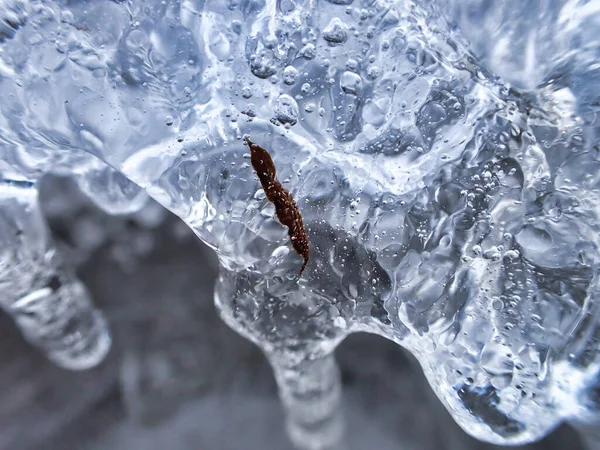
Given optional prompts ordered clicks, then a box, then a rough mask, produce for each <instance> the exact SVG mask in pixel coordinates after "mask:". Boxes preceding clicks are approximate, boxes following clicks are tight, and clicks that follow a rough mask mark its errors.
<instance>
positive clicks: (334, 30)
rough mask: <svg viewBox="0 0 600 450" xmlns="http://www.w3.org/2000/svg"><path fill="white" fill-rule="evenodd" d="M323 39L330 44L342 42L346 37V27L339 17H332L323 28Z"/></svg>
mask: <svg viewBox="0 0 600 450" xmlns="http://www.w3.org/2000/svg"><path fill="white" fill-rule="evenodd" d="M323 39H325V40H326V41H327V42H329V43H330V44H331V45H340V44H343V43H344V42H346V40H347V39H348V27H347V26H346V24H345V23H344V22H342V20H341V19H340V18H339V17H334V18H333V19H331V21H330V22H329V24H328V25H327V26H326V27H325V28H324V29H323Z"/></svg>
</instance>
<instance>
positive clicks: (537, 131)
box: [0, 0, 600, 449]
mask: <svg viewBox="0 0 600 450" xmlns="http://www.w3.org/2000/svg"><path fill="white" fill-rule="evenodd" d="M599 56H600V4H598V2H594V1H591V2H586V1H584V0H568V1H559V0H551V1H547V2H537V1H513V0H508V1H500V0H498V1H481V0H474V1H471V0H467V1H464V0H451V1H434V2H428V1H422V2H420V3H415V2H411V1H402V0H398V1H386V0H226V1H219V0H210V1H202V0H182V1H171V0H165V1H156V0H149V1H142V0H125V1H109V0H97V1H84V0H81V1H69V0H64V1H58V0H57V1H53V2H51V1H33V0H31V1H27V0H1V1H0V99H1V101H0V203H1V204H0V239H1V243H2V246H1V247H0V252H1V255H2V259H1V260H0V286H1V291H0V305H1V306H2V307H3V308H4V309H5V310H6V311H7V312H8V313H9V314H10V315H11V316H13V317H14V319H15V321H16V323H17V324H18V325H19V327H20V328H21V329H22V331H23V333H24V335H25V336H26V337H27V339H29V340H30V341H31V342H33V343H34V344H35V345H38V346H39V347H40V348H41V349H43V351H45V352H46V353H47V355H48V356H49V357H50V358H51V359H52V360H53V361H55V362H56V363H57V364H60V365H62V366H64V367H68V368H73V369H83V368H86V367H90V366H92V365H94V364H96V363H98V362H99V361H100V360H101V359H102V358H103V357H104V355H105V354H106V352H107V350H108V347H109V343H110V338H109V333H108V330H107V327H106V324H105V321H104V319H103V318H102V316H101V314H100V313H99V312H98V311H96V310H95V309H94V307H93V305H92V304H91V301H90V299H89V296H88V294H87V293H86V290H85V287H84V286H83V285H82V284H81V282H79V281H78V280H77V279H76V278H75V276H74V275H73V274H72V273H71V272H70V270H69V268H68V265H65V264H64V263H63V262H61V257H60V255H59V252H58V251H57V250H56V248H55V247H54V246H53V244H52V242H51V241H50V240H49V238H48V233H47V227H46V225H45V223H44V220H43V218H42V216H41V215H40V212H39V207H38V202H37V187H38V185H39V184H38V182H39V180H40V178H41V177H42V176H43V175H44V174H47V173H58V174H66V175H70V176H72V177H73V178H74V179H75V180H76V181H77V183H78V184H79V186H80V188H81V189H82V190H83V191H84V192H85V193H86V194H88V195H89V196H90V197H91V198H92V199H93V200H94V201H95V202H96V203H97V204H98V205H100V206H101V207H102V208H103V209H105V210H106V211H108V212H110V213H113V214H119V213H127V212H132V211H136V210H137V209H139V208H141V207H142V206H143V205H144V203H145V200H146V198H147V195H149V196H151V197H153V198H154V199H156V200H157V201H158V202H160V203H161V204H162V205H164V206H165V207H166V208H168V209H169V210H171V211H172V212H174V213H175V214H176V215H178V216H179V217H181V219H183V221H184V222H185V223H186V224H187V225H189V227H190V228H192V229H193V230H194V232H195V233H196V234H197V236H198V237H199V238H200V239H202V240H203V241H204V242H206V243H207V244H208V245H209V246H211V247H212V248H214V250H215V251H216V253H217V255H218V257H219V261H220V266H221V267H220V277H219V281H218V284H217V287H216V293H215V301H216V304H217V307H218V309H219V311H220V314H221V316H222V318H223V320H224V321H225V322H226V323H227V324H228V325H229V326H231V327H232V328H233V329H234V330H236V331H237V332H239V333H240V334H242V335H243V336H245V337H247V338H248V339H250V340H251V341H253V342H255V343H256V344H257V345H258V346H260V347H261V348H262V350H263V351H264V353H265V354H266V356H267V358H268V359H269V361H270V363H271V365H272V367H273V370H274V372H275V377H276V380H277V383H278V386H279V391H280V396H281V400H282V402H283V405H284V407H285V409H286V412H287V424H288V432H289V435H290V437H291V439H292V441H293V442H294V443H295V444H296V446H297V447H298V448H303V449H324V448H334V447H336V446H339V445H342V444H341V443H342V441H343V435H344V431H343V417H342V416H343V414H342V413H343V407H342V403H341V386H340V378H339V371H338V369H337V366H336V363H335V360H334V358H333V351H334V349H335V348H336V346H337V345H338V344H339V343H340V342H341V341H342V340H343V339H344V338H345V337H346V336H348V335H349V334H351V333H355V332H369V333H376V334H379V335H382V336H384V337H386V338H388V339H390V340H393V341H394V342H396V343H398V344H399V345H401V346H403V347H404V348H406V349H408V350H409V351H410V352H412V353H413V354H414V355H415V356H416V357H417V359H418V360H419V361H420V363H421V365H422V367H423V371H424V373H425V375H426V376H427V378H428V379H429V381H430V383H431V385H432V387H433V389H434V390H435V392H436V393H437V395H438V397H439V398H440V400H441V401H442V402H443V403H444V405H445V406H446V407H447V408H448V410H449V411H450V413H451V414H452V416H453V417H454V419H455V420H456V421H457V422H458V423H459V424H460V425H461V426H462V427H463V428H464V429H465V431H467V432H468V433H470V434H471V435H473V436H475V437H477V438H479V439H482V440H486V441H489V442H494V443H499V444H515V443H524V442H529V441H532V440H535V439H539V438H540V437H542V436H544V435H545V434H547V433H548V432H549V431H550V430H552V429H553V428H554V427H555V426H557V425H558V424H559V423H560V422H562V421H565V420H568V421H572V422H575V423H578V424H580V426H581V427H582V428H590V429H592V431H593V430H594V424H595V423H597V421H598V417H599V416H598V410H599V405H598V395H597V392H598V391H597V389H598V382H597V379H598V373H599V369H600V366H599V355H598V339H599V335H600V329H599V327H598V318H599V317H600V316H599V312H598V307H599V302H600V300H599V299H598V298H597V297H598V295H599V293H600V291H599V288H600V279H599V276H600V266H599V264H600V252H599V249H598V245H599V238H598V236H599V233H598V231H599V230H600V222H599V220H600V217H598V215H599V213H600V209H599V208H600V155H599V151H600V147H599V146H598V145H599V144H598V142H599V141H598V136H597V134H598V133H599V132H600V125H599V124H600V122H599V120H600V119H599V116H598V113H599V111H600V110H599V105H600V86H599V84H600V81H599V80H600V64H598V62H599V61H600V58H599ZM244 136H250V137H251V138H252V140H253V141H254V142H256V143H258V144H259V145H261V146H263V147H265V148H266V149H268V150H269V151H270V153H271V155H272V156H273V159H274V161H275V165H276V167H277V170H278V177H279V180H280V181H281V182H282V183H283V185H284V187H286V189H288V190H290V192H291V193H292V194H293V195H294V197H295V199H296V201H297V203H298V205H299V207H300V209H301V211H302V214H303V217H304V222H305V224H306V225H307V227H308V231H309V235H310V243H311V255H312V256H311V261H310V263H309V265H308V267H307V269H306V271H305V272H304V274H303V275H302V277H301V278H300V279H298V276H297V274H298V270H299V268H300V265H301V258H300V257H299V256H298V255H296V254H295V253H294V252H293V251H292V250H291V247H290V245H289V240H288V237H287V233H286V229H285V228H284V227H283V226H281V225H280V224H279V223H278V221H277V219H276V217H275V214H274V209H273V206H272V204H270V203H269V202H268V201H267V200H266V199H265V195H264V192H263V191H262V189H260V184H259V182H258V179H257V177H256V176H255V174H254V172H253V170H252V167H251V165H250V163H249V158H248V149H247V147H246V146H245V145H244V144H243V140H242V138H243V137H244ZM190 270H193V268H190ZM398 408H402V405H398Z"/></svg>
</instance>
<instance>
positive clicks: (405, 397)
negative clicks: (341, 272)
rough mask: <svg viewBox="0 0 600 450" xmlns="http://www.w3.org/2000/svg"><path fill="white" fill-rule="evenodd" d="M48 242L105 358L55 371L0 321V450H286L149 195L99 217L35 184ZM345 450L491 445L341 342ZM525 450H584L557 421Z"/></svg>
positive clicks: (275, 403) (54, 183)
mask: <svg viewBox="0 0 600 450" xmlns="http://www.w3.org/2000/svg"><path fill="white" fill-rule="evenodd" d="M41 192H42V203H43V207H44V212H45V214H46V216H47V218H48V221H49V223H50V227H51V229H52V233H53V235H54V239H55V240H56V241H57V242H58V243H59V247H60V248H61V250H62V251H63V252H64V254H65V255H66V258H65V259H66V260H67V261H70V262H71V263H72V264H73V265H74V266H75V267H76V268H77V271H78V273H79V276H80V277H81V279H82V280H83V281H84V282H85V284H86V285H87V286H88V288H89V289H90V291H91V293H92V296H93V297H94V300H95V302H96V305H97V306H98V307H99V308H100V309H101V310H103V311H104V313H105V314H106V316H107V318H108V320H109V322H110V325H111V329H112V333H113V347H112V350H111V352H110V354H109V357H108V358H107V360H106V361H105V362H104V363H102V364H101V365H100V366H99V367H97V368H95V369H93V370H89V371H85V372H69V371H66V370H63V369H60V368H58V367H55V366H54V365H52V364H51V363H50V362H48V361H47V360H46V359H44V357H43V356H42V355H41V354H40V353H39V352H38V351H37V350H35V349H34V348H32V347H30V346H29V345H28V344H27V343H25V342H24V340H23V338H22V337H21V335H20V334H19V332H18V330H17V329H16V327H15V326H14V325H13V324H12V322H11V320H10V319H9V318H8V317H6V316H4V315H2V316H0V334H1V338H0V358H1V359H2V363H1V369H0V377H1V378H2V383H1V387H0V389H1V392H0V450H4V449H6V450H8V449H11V450H25V449H27V450H34V449H36V450H37V449H57V450H58V449H61V450H64V449H69V450H70V449H90V450H104V449H115V450H121V449H123V450H124V449H129V450H130V449H143V450H145V449H148V450H154V449H172V450H187V449H194V450H230V449H231V450H233V449H235V450H239V449H244V450H253V449H261V450H262V449H264V450H271V449H273V450H276V449H277V450H284V449H291V445H290V444H289V442H288V440H287V438H286V435H285V431H284V426H283V415H282V409H281V406H280V404H279V400H278V398H277V392H276V386H275V381H274V379H273V375H272V372H271V369H270V367H269V366H268V364H267V362H266V360H265V358H264V357H263V355H262V353H261V352H260V351H259V350H258V349H257V348H256V347H254V346H253V345H252V344H250V343H249V342H247V341H246V340H244V339H243V338H241V337H239V336H238V335H236V334H235V333H234V332H233V331H232V330H230V329H229V328H227V327H226V326H225V325H224V324H223V323H222V322H221V320H220V319H219V317H218V316H217V314H216V311H215V308H214V305H213V286H214V281H215V278H216V273H217V262H216V258H215V255H214V254H213V252H212V251H211V250H210V249H208V248H206V247H205V246H204V245H203V244H202V243H201V242H200V241H199V240H198V239H197V238H196V237H195V236H194V234H193V233H192V232H191V230H189V229H188V228H187V227H186V226H185V225H184V224H183V223H182V222H181V221H180V220H179V219H177V218H176V217H174V216H172V215H171V214H170V213H168V212H167V211H166V210H164V209H163V208H162V207H161V206H159V205H158V204H156V203H154V202H152V201H149V203H148V205H147V206H146V207H145V208H144V209H143V210H142V211H140V212H138V213H136V214H133V215H127V216H109V215H107V214H105V213H103V212H102V211H101V210H99V209H97V208H96V207H95V206H94V205H93V204H92V203H91V202H90V201H89V200H87V198H86V197H84V196H83V195H82V194H81V193H80V192H79V191H78V190H77V188H76V187H75V185H74V184H73V183H72V182H71V181H69V180H68V179H63V178H47V179H45V180H44V182H43V186H42V189H41ZM336 354H337V359H338V361H339V363H340V366H341V369H342V376H343V381H344V405H345V411H346V420H347V424H348V428H347V435H348V449H357V450H360V449H371V448H376V449H381V450H387V449H390V450H391V449H403V450H404V449H414V450H429V449H432V450H433V449H457V450H458V449H461V450H462V449H481V450H484V449H492V448H500V447H495V446H492V445H489V444H485V443H482V442H478V441H476V440H474V439H472V438H470V437H469V436H468V435H467V434H466V433H465V432H464V431H462V430H461V429H460V428H459V427H458V425H456V424H455V423H454V422H453V420H452V419H451V418H450V416H449V414H448V413H447V412H446V410H445V409H444V407H443V406H442V404H441V403H440V402H439V400H438V399H437V398H436V397H435V395H434V394H433V392H432V390H431V388H430V387H429V385H428V384H427V383H426V381H425V378H424V376H423V374H422V372H421V369H420V367H419V365H418V363H417V362H416V360H415V359H414V358H413V357H412V356H411V355H409V354H408V353H407V352H405V351H404V350H403V349H402V348H400V347H399V346H397V345H395V344H393V343H391V342H388V341H386V340H384V339H383V338H381V337H377V336H371V335H354V336H351V337H350V338H349V339H347V340H346V341H345V342H344V343H343V344H342V345H341V346H340V348H339V349H338V351H337V352H336ZM516 448H523V449H525V448H527V449H538V450H541V449H548V450H550V449H566V448H568V449H572V450H578V449H583V448H584V446H583V443H582V441H581V439H580V437H579V435H578V433H577V432H576V431H574V430H573V429H572V428H570V427H569V426H567V425H563V426H562V427H560V428H559V429H557V430H556V431H555V432H554V433H552V434H551V435H550V436H548V437H547V438H546V439H544V440H543V441H541V442H538V443H535V444H531V445H529V446H525V447H516Z"/></svg>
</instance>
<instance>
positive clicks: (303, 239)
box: [244, 137, 310, 275]
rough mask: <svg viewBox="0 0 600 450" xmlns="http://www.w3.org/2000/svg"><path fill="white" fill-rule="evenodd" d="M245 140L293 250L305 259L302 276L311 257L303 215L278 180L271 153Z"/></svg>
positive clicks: (253, 164)
mask: <svg viewBox="0 0 600 450" xmlns="http://www.w3.org/2000/svg"><path fill="white" fill-rule="evenodd" d="M244 140H245V141H246V143H247V144H248V147H250V161H251V162H252V167H253V168H254V171H255V172H256V175H257V176H258V179H259V180H260V184H261V185H262V188H263V190H264V191H265V195H266V196H267V199H268V200H269V201H270V202H271V203H273V205H275V213H276V214H277V218H278V219H279V222H280V223H281V224H282V225H285V226H286V227H288V235H289V236H290V242H291V243H292V247H293V249H294V250H295V251H296V253H298V254H299V255H300V256H302V258H303V259H304V263H303V264H302V268H301V269H300V275H302V272H304V268H305V267H306V264H308V258H309V257H310V248H309V246H308V234H307V233H306V229H305V228H304V222H303V221H302V214H300V210H299V209H298V205H296V202H295V201H294V198H293V197H292V194H290V193H289V192H288V191H287V190H286V189H285V188H284V187H283V186H281V183H280V182H279V181H278V180H277V177H276V175H277V171H276V169H275V164H273V160H272V159H271V155H269V152H267V151H266V150H265V149H264V148H262V147H261V146H259V145H256V144H254V143H253V142H251V141H250V139H248V138H247V137H246V138H244Z"/></svg>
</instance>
